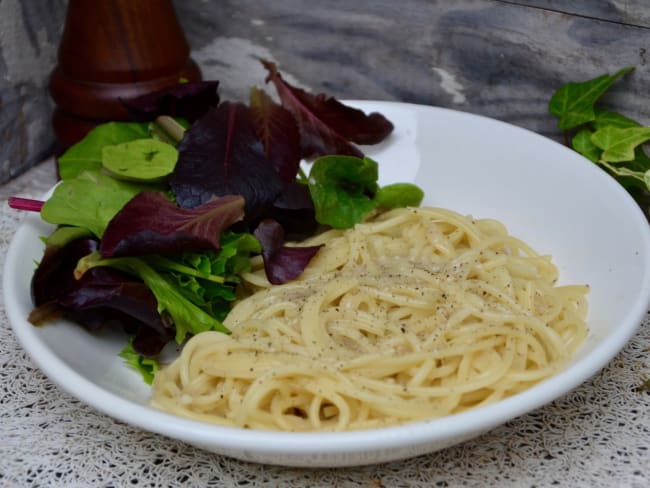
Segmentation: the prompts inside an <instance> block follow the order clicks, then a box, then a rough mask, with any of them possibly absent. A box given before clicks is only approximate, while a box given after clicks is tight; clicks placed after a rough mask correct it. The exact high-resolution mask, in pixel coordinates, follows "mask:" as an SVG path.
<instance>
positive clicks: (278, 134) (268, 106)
mask: <svg viewBox="0 0 650 488" xmlns="http://www.w3.org/2000/svg"><path fill="white" fill-rule="evenodd" d="M250 111H251V115H252V119H253V125H254V126H255V131H256V132H257V135H258V136H259V137H260V139H261V140H262V143H263V144H264V154H265V155H266V159H268V160H269V162H270V163H271V164H272V165H273V167H274V168H275V170H276V171H277V173H278V174H279V175H280V178H281V179H282V181H285V182H287V183H290V182H292V181H294V180H295V179H296V174H297V173H298V167H299V166H300V132H299V131H298V125H297V124H296V120H295V119H294V118H293V115H291V112H289V111H288V110H287V109H285V108H284V107H282V106H281V105H278V104H277V103H275V102H274V101H273V100H272V99H271V97H269V96H268V94H267V93H266V92H264V91H263V90H259V89H257V88H255V87H253V88H252V89H251V94H250Z"/></svg>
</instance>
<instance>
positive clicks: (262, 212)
mask: <svg viewBox="0 0 650 488" xmlns="http://www.w3.org/2000/svg"><path fill="white" fill-rule="evenodd" d="M262 63H263V64H264V66H265V67H266V68H267V70H268V71H269V75H268V78H267V82H270V83H272V84H273V86H275V88H276V90H277V93H278V95H279V100H280V102H281V103H276V102H275V101H274V100H273V98H272V97H271V96H270V95H269V94H268V93H266V92H265V91H264V90H263V89H261V88H253V89H252V90H251V93H250V100H249V103H248V104H244V103H234V102H229V101H222V100H221V99H220V97H219V95H218V93H217V88H218V82H217V81H206V82H198V83H179V84H178V85H177V86H174V87H171V88H169V89H166V90H161V91H159V92H156V93H152V94H148V95H144V96H142V97H138V98H136V99H133V100H123V101H122V102H123V103H124V105H125V106H126V107H127V109H128V111H129V113H130V114H131V116H132V118H133V120H134V122H110V123H107V124H103V125H100V126H98V127H96V128H95V129H93V130H92V131H91V132H89V133H88V135H87V136H86V137H85V138H84V139H83V140H82V141H80V142H79V143H77V144H75V145H74V146H72V147H70V148H69V149H68V150H67V151H66V152H65V153H64V154H63V155H62V156H61V157H60V158H59V159H58V165H59V174H60V176H61V180H62V181H61V182H60V183H59V185H58V186H57V187H56V188H55V190H54V192H53V194H52V196H51V197H50V198H49V199H48V200H47V201H46V202H36V201H28V200H25V199H13V200H12V202H13V204H14V205H15V206H17V207H19V208H24V209H32V210H40V213H41V216H42V218H43V219H44V220H45V221H47V222H50V223H52V224H56V225H57V229H56V230H55V231H54V232H53V233H52V234H51V235H50V236H49V237H47V238H46V239H45V243H46V247H45V252H44V256H43V258H42V260H41V262H40V263H39V265H38V267H37V269H36V271H35V273H34V276H33V279H32V295H33V302H34V306H35V308H34V310H33V312H32V313H31V314H30V317H29V319H30V321H32V322H33V323H34V324H41V323H44V322H47V321H48V320H50V319H52V318H54V317H60V316H65V317H67V318H69V319H71V320H73V321H75V322H77V323H79V324H80V325H82V326H84V327H86V328H87V329H89V330H95V329H97V328H100V327H119V328H122V329H124V330H125V331H126V332H127V333H128V334H129V336H130V338H129V340H128V343H127V344H126V346H125V348H124V349H123V350H122V352H121V353H120V356H121V357H123V358H124V360H125V361H126V362H127V363H128V364H129V365H131V366H133V367H134V368H136V369H137V370H138V371H140V373H141V374H142V376H143V379H144V380H145V381H146V382H151V381H152V380H153V377H154V375H155V373H156V371H157V369H158V364H157V356H158V354H159V353H160V351H161V350H162V348H163V347H164V346H165V345H166V344H167V343H168V342H170V341H172V340H173V341H175V342H177V343H179V344H181V343H183V342H184V341H185V340H186V339H187V338H188V337H189V336H191V335H194V334H198V333H200V332H203V331H207V330H215V331H220V332H223V333H229V331H228V329H227V328H226V327H225V326H224V325H223V320H224V319H225V317H226V316H227V314H228V312H229V310H230V308H231V306H232V303H233V302H234V301H235V300H236V299H237V296H238V295H237V287H238V285H239V283H240V281H241V280H240V275H241V274H242V273H245V272H248V271H249V270H250V268H251V258H252V257H253V256H257V255H260V254H261V256H262V259H263V260H264V269H265V271H266V274H267V277H268V279H269V281H270V282H271V283H272V284H281V283H284V282H286V281H289V280H293V279H295V278H296V277H298V276H300V274H301V273H302V272H303V270H304V269H305V267H306V266H307V265H308V264H309V261H310V260H311V259H312V258H313V257H314V255H316V253H317V252H318V250H319V246H301V245H299V244H291V245H290V244H288V243H287V242H286V240H287V239H291V240H296V239H297V240H300V239H303V238H305V237H307V236H310V235H313V234H314V233H315V232H318V231H319V229H325V228H328V227H334V228H348V227H352V226H354V225H355V224H356V223H358V222H360V221H361V220H362V219H364V218H365V217H366V215H368V213H369V212H370V211H372V210H374V209H375V208H378V207H381V208H394V207H396V206H407V205H419V203H420V201H421V200H422V191H421V190H420V189H419V188H417V187H416V186H415V185H411V184H398V185H389V186H387V187H384V188H380V187H379V185H378V183H377V177H378V166H377V163H376V162H375V161H373V160H371V159H370V158H367V157H364V155H363V152H362V150H361V148H360V147H358V146H357V145H356V144H375V143H379V142H381V141H383V140H384V139H385V138H386V137H388V136H389V135H390V133H391V132H392V130H393V125H392V123H391V122H390V121H388V120H387V119H386V118H385V117H384V116H383V115H381V114H378V113H372V114H369V115H367V114H365V113H364V112H362V111H361V110H358V109H356V108H353V107H349V106H346V105H345V104H343V103H341V102H339V101H338V100H336V99H334V98H332V97H328V96H326V95H324V94H312V93H308V92H307V91H304V90H301V89H298V88H296V87H293V86H291V85H290V84H289V83H287V82H286V81H285V80H284V79H283V78H282V76H281V74H280V72H279V71H278V69H277V67H276V66H275V65H274V64H273V63H270V62H268V61H262ZM306 158H309V159H315V160H314V161H313V162H312V163H305V164H311V168H310V170H309V175H308V176H307V175H306V174H305V171H304V170H303V169H302V168H301V161H303V160H304V159H306Z"/></svg>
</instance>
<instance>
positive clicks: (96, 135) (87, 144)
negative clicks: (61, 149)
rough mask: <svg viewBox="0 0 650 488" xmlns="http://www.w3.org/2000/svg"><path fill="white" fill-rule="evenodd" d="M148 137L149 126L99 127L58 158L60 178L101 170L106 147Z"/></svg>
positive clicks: (108, 124) (135, 124)
mask: <svg viewBox="0 0 650 488" xmlns="http://www.w3.org/2000/svg"><path fill="white" fill-rule="evenodd" d="M147 137H150V133H149V127H148V125H147V124H140V123H134V122H108V123H106V124H101V125H98V126H97V127H95V128H94V129H93V130H91V131H90V132H89V133H88V134H86V136H85V137H84V138H83V139H82V140H81V141H79V142H78V143H77V144H75V145H74V146H71V147H70V148H69V149H68V150H67V151H66V152H65V153H63V154H62V155H61V156H60V157H59V158H58V165H59V176H61V179H63V180H67V179H70V178H75V177H77V176H79V175H80V174H81V173H82V172H83V171H86V170H99V169H100V168H101V167H102V149H103V148H104V147H105V146H111V145H115V144H121V143H123V142H129V141H134V140H136V139H143V138H147Z"/></svg>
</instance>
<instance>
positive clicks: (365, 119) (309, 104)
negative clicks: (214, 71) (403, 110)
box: [262, 60, 393, 158]
mask: <svg viewBox="0 0 650 488" xmlns="http://www.w3.org/2000/svg"><path fill="white" fill-rule="evenodd" d="M262 64H263V65H264V67H265V68H266V69H267V70H268V72H269V74H268V76H267V78H266V81H267V82H269V81H271V82H273V84H274V85H275V88H276V90H277V92H278V95H279V96H280V99H281V100H282V105H283V106H284V107H285V108H286V109H287V110H289V111H290V112H291V113H292V114H293V116H294V117H295V118H296V121H297V122H298V126H299V128H300V135H301V147H302V156H303V157H306V158H313V157H317V156H324V155H327V154H345V155H349V156H357V157H362V156H363V153H362V152H361V151H360V150H359V149H358V148H357V147H355V146H354V145H353V144H350V142H348V141H352V142H355V143H357V144H376V143H378V142H381V141H383V140H384V139H385V138H386V137H388V135H389V134H390V133H391V132H392V131H393V124H392V123H391V122H390V121H389V120H388V119H386V118H385V117H384V116H383V115H381V114H380V113H377V112H373V113H371V114H370V115H366V114H365V113H364V112H363V111H362V110H359V109H356V108H352V107H349V106H347V105H344V104H342V103H341V102H339V101H338V100H336V99H335V98H333V97H328V96H327V95H325V94H322V93H321V94H316V95H314V94H312V93H309V92H306V91H305V90H302V89H300V88H297V87H294V86H292V85H290V84H289V83H287V82H286V81H284V80H283V79H282V75H281V74H280V73H279V71H278V69H277V67H276V65H275V64H274V63H272V62H270V61H265V60H262Z"/></svg>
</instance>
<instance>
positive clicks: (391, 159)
mask: <svg viewBox="0 0 650 488" xmlns="http://www.w3.org/2000/svg"><path fill="white" fill-rule="evenodd" d="M350 103H352V104H354V105H356V106H358V107H360V108H362V109H364V110H366V111H380V112H382V113H383V114H385V115H386V116H387V117H388V118H389V119H390V120H392V121H393V122H394V124H395V128H396V129H395V133H394V134H393V135H392V136H391V137H390V138H389V139H388V140H387V141H385V142H384V143H382V144H381V145H379V146H376V147H371V148H365V149H366V150H367V151H366V152H367V154H368V155H369V156H370V157H373V158H374V159H376V160H377V161H379V163H380V182H381V183H387V182H392V181H415V182H417V183H418V184H419V185H420V186H421V187H422V188H423V189H424V190H425V192H426V200H425V202H424V204H426V205H434V206H442V207H447V208H450V209H454V210H456V211H459V212H461V213H466V214H471V215H473V216H475V217H492V218H496V219H499V220H500V221H502V222H504V223H505V224H506V226H507V227H508V229H509V230H510V232H511V233H512V234H514V235H516V236H518V237H520V238H522V239H524V240H525V241H526V242H527V243H529V244H530V245H531V246H532V247H533V248H535V249H536V250H538V251H539V252H542V253H544V254H551V255H552V256H553V258H554V261H555V263H556V265H557V266H558V267H559V269H560V273H561V282H563V283H588V284H589V285H591V291H590V294H589V304H590V309H589V318H588V323H589V335H588V337H587V339H586V341H585V342H584V344H583V345H582V346H581V347H580V349H579V350H578V351H577V353H576V355H575V357H574V358H573V360H572V362H571V363H570V364H569V365H568V367H567V368H566V369H565V370H564V371H562V372H561V373H559V374H557V375H556V376H554V377H552V378H550V379H548V380H546V381H543V382H542V383H540V384H538V385H537V386H535V387H533V388H531V389H529V390H527V391H525V392H523V393H521V394H518V395H516V396H513V397H511V398H508V399H506V400H503V401H500V402H498V403H496V404H493V405H490V406H487V407H482V408H478V409H475V410H472V411H469V412H465V413H461V414H457V415H453V416H450V417H446V418H442V419H436V420H430V421H425V422H416V423H412V424H408V425H403V426H398V427H390V428H384V429H377V430H367V431H358V432H344V433H328V434H316V433H301V434H297V433H275V432H260V431H253V430H242V429H236V428H224V427H217V426H212V425H207V424H203V423H199V422H195V421H190V420H186V419H182V418H178V417H175V416H172V415H168V414H165V413H162V412H159V411H157V410H154V409H152V408H150V407H149V406H148V400H149V388H148V387H147V386H146V385H145V384H144V383H142V381H141V379H140V377H139V376H138V374H137V373H135V372H133V371H132V370H130V369H128V368H127V367H126V366H125V365H124V364H123V363H122V360H121V359H120V358H119V357H117V353H118V352H119V351H120V350H121V348H122V347H123V345H124V339H125V338H124V336H122V335H120V334H119V333H115V332H109V331H104V332H101V333H100V334H90V333H88V332H86V331H85V330H83V329H82V328H81V327H78V326H76V325H73V324H70V323H67V322H65V321H59V322H58V323H53V324H49V325H47V326H44V327H40V328H37V327H34V326H32V325H31V324H29V323H28V322H27V321H26V317H27V315H28V313H29V312H30V310H31V308H32V303H31V300H30V293H29V283H30V278H31V273H32V271H33V267H32V265H31V263H32V262H33V261H34V260H39V259H40V257H41V254H42V243H41V241H40V240H39V236H42V235H46V234H48V233H49V232H50V231H51V227H50V226H49V225H47V224H45V223H43V222H42V221H41V220H40V219H39V218H38V216H37V215H29V216H27V218H26V219H25V222H24V223H23V224H22V225H21V227H20V228H19V230H18V231H17V233H16V235H15V238H14V240H13V242H12V244H11V246H10V248H9V251H8V254H7V260H6V266H5V270H4V283H3V284H4V293H5V303H6V310H7V315H8V317H9V320H10V322H11V324H12V326H13V328H14V331H15V333H16V335H17V336H18V338H19V340H20V342H21V343H22V345H23V347H24V348H25V349H26V350H27V352H28V353H29V354H30V355H31V357H32V358H33V360H34V362H35V363H36V364H37V365H38V366H39V367H40V368H41V369H42V370H43V372H44V373H45V374H46V375H48V376H49V377H50V379H51V380H52V381H53V382H55V383H56V384H58V385H59V386H60V387H61V388H63V389H65V390H66V391H68V392H69V393H71V394H72V395H74V396H76V397H77V398H79V399H81V400H82V401H84V402H86V403H88V404H89V405H91V406H93V407H95V408H96V409H98V410H100V411H102V412H104V413H106V414H107V415H110V416H112V417H115V418H116V419H119V420H122V421H124V422H128V423H129V424H132V425H135V426H138V427H141V428H143V429H146V430H149V431H153V432H158V433H160V434H163V435H166V436H169V437H173V438H176V439H181V440H183V441H186V442H188V443H191V444H194V445H196V446H199V447H202V448H205V449H208V450H210V451H214V452H217V453H220V454H224V455H228V456H232V457H236V458H239V459H243V460H247V461H256V462H264V463H271V464H280V465H286V466H313V467H316V466H349V465H361V464H370V463H378V462H384V461H390V460H395V459H400V458H405V457H410V456H415V455H418V454H423V453H427V452H431V451H434V450H437V449H442V448H444V447H447V446H450V445H452V444H456V443H458V442H461V441H463V440H466V439H469V438H472V437H474V436H477V435H479V434H480V433H482V432H485V431H487V430H489V429H491V428H493V427H495V426H497V425H499V424H501V423H503V422H506V421H507V420H509V419H512V418H514V417H516V416H518V415H522V414H524V413H526V412H530V411H531V410H534V409H535V408H537V407H540V406H542V405H544V404H546V403H548V402H550V401H552V400H553V399H555V398H557V397H559V396H560V395H563V394H565V393H566V392H568V391H569V390H571V389H572V388H574V387H576V386H577V385H579V384H580V383H582V382H583V381H585V380H586V379H587V378H589V377H590V376H592V375H593V374H595V373H596V372H598V371H599V370H600V369H601V368H602V367H603V366H604V365H605V364H606V363H607V362H608V361H610V360H611V359H612V358H613V357H614V355H615V354H616V353H617V352H618V351H619V350H620V349H621V348H622V347H623V346H624V345H625V343H626V342H627V341H628V340H629V339H630V337H631V336H632V335H633V333H634V332H635V330H636V329H637V327H638V326H639V324H640V323H641V321H642V318H643V316H644V314H645V313H646V311H647V309H648V306H649V297H650V227H649V226H648V223H647V222H646V219H645V217H644V215H643V214H642V212H641V211H640V210H639V208H638V207H637V205H636V203H635V202H634V201H633V200H632V199H631V198H630V197H629V196H628V194H627V193H626V192H625V191H624V190H623V189H622V188H621V187H620V186H619V185H618V184H617V183H616V182H615V181H614V180H613V179H611V178H610V177H609V176H608V175H606V174H605V173H604V172H603V171H601V170H600V169H599V168H598V167H596V166H595V165H593V164H592V163H591V162H589V161H587V160H586V159H584V158H582V157H581V156H579V155H577V154H576V153H574V152H573V151H571V150H570V149H567V148H566V147H564V146H561V145H559V144H557V143H555V142H553V141H551V140H549V139H546V138H544V137H542V136H540V135H537V134H535V133H532V132H529V131H527V130H524V129H521V128H518V127H514V126H511V125H508V124H505V123H502V122H498V121H495V120H491V119H487V118H484V117H479V116H475V115H470V114H466V113H461V112H455V111H451V110H445V109H439V108H432V107H424V106H417V105H408V104H399V103H390V102H360V101H357V102H350Z"/></svg>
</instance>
